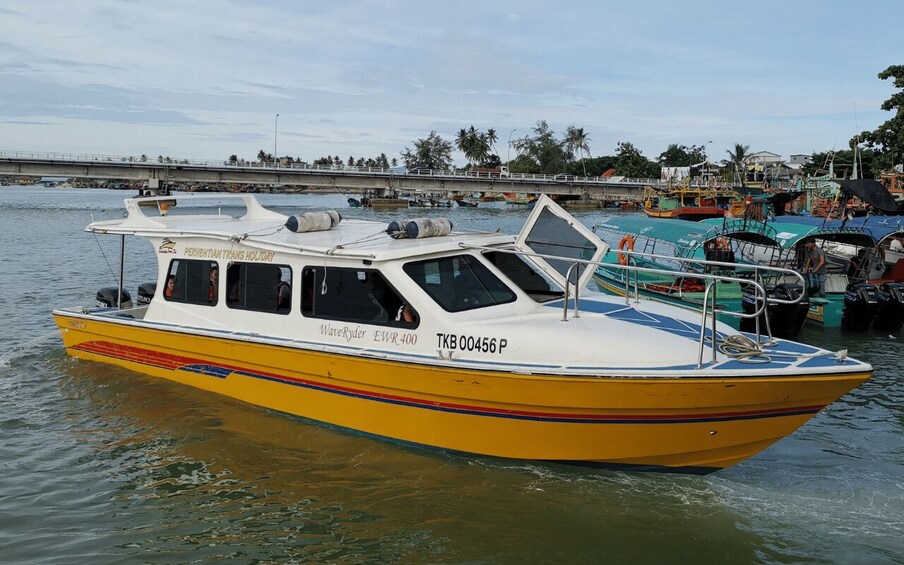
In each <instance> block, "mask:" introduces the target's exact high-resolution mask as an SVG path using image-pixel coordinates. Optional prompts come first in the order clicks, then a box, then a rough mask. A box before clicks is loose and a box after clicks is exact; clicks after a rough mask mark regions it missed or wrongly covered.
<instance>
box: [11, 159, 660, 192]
mask: <svg viewBox="0 0 904 565" xmlns="http://www.w3.org/2000/svg"><path fill="white" fill-rule="evenodd" d="M0 159H5V160H11V161H40V162H52V163H97V164H109V165H123V166H131V165H140V166H147V167H151V168H163V169H166V168H170V167H181V168H205V169H209V168H223V167H228V168H230V169H232V168H235V169H244V170H256V171H274V172H277V171H281V170H287V169H288V170H291V171H293V172H312V173H326V172H329V173H336V174H342V175H355V174H364V175H387V176H394V177H410V178H418V179H423V178H436V179H437V180H446V179H452V180H454V179H465V180H473V179H475V178H476V179H478V180H481V179H486V180H488V181H493V182H504V181H506V180H516V181H521V182H525V181H528V182H532V181H536V182H542V183H548V184H584V185H586V184H599V185H612V184H622V183H623V184H625V185H634V186H636V185H647V184H649V185H654V186H656V185H660V184H661V181H660V180H659V179H654V178H626V177H615V178H613V177H586V176H577V175H570V174H555V175H548V174H539V173H536V174H535V173H511V174H506V175H505V176H502V175H501V174H499V173H488V172H484V171H480V172H477V171H469V170H465V169H442V170H440V169H435V170H434V169H423V168H421V169H416V170H408V169H406V168H404V167H357V166H352V165H311V164H308V163H303V162H302V163H298V162H291V163H290V162H286V161H285V160H281V161H280V162H278V163H274V162H273V161H245V160H242V159H239V160H236V161H230V160H228V159H227V160H204V159H175V158H172V157H163V156H158V157H149V156H147V155H141V156H139V157H135V156H134V155H128V156H126V155H104V154H90V153H48V152H41V151H5V150H0Z"/></svg>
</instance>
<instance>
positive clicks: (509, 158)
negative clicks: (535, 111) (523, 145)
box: [505, 128, 518, 167]
mask: <svg viewBox="0 0 904 565" xmlns="http://www.w3.org/2000/svg"><path fill="white" fill-rule="evenodd" d="M516 131H518V128H515V129H513V130H512V131H510V132H509V139H508V153H507V154H506V156H505V166H506V167H511V166H512V134H513V133H515V132H516Z"/></svg>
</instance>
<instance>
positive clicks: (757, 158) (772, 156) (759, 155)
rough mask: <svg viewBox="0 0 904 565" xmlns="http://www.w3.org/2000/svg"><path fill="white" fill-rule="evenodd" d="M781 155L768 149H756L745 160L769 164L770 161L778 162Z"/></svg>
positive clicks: (757, 163)
mask: <svg viewBox="0 0 904 565" xmlns="http://www.w3.org/2000/svg"><path fill="white" fill-rule="evenodd" d="M781 161H782V156H781V155H778V154H776V153H772V152H770V151H757V152H756V153H751V154H750V155H749V156H748V157H747V162H748V163H751V164H755V165H771V164H772V163H780V162H781Z"/></svg>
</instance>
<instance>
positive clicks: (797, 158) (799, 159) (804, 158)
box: [790, 154, 812, 165]
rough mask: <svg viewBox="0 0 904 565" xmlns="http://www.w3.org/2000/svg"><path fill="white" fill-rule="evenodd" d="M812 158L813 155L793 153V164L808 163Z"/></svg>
mask: <svg viewBox="0 0 904 565" xmlns="http://www.w3.org/2000/svg"><path fill="white" fill-rule="evenodd" d="M811 159H812V155H803V154H799V155H791V161H790V162H791V164H792V165H806V164H807V163H809V162H810V161H811Z"/></svg>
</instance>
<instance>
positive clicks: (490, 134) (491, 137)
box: [487, 128, 499, 155]
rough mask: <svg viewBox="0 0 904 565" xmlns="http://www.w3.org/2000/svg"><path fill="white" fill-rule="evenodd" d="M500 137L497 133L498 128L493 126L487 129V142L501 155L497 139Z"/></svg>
mask: <svg viewBox="0 0 904 565" xmlns="http://www.w3.org/2000/svg"><path fill="white" fill-rule="evenodd" d="M497 139H499V136H498V135H496V130H495V129H493V128H489V129H487V144H488V145H489V146H490V147H492V148H493V152H494V153H495V154H496V155H499V151H497V150H496V140H497Z"/></svg>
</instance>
